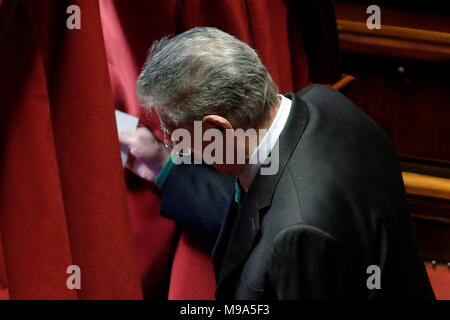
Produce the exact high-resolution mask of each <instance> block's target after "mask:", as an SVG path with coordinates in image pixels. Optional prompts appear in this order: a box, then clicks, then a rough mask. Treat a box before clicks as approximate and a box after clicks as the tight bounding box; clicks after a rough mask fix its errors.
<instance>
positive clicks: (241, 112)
mask: <svg viewBox="0 0 450 320" xmlns="http://www.w3.org/2000/svg"><path fill="white" fill-rule="evenodd" d="M137 91H138V96H139V98H140V100H141V101H142V102H143V103H144V105H145V106H146V107H148V108H150V107H153V108H154V109H155V111H156V113H157V114H158V116H159V118H160V121H161V125H162V128H163V130H164V131H165V137H166V141H165V144H166V146H167V147H168V148H169V149H171V150H172V151H173V153H174V154H178V158H177V159H179V158H180V157H181V158H183V159H188V158H189V159H190V157H191V155H193V156H194V158H200V159H202V157H205V156H206V155H209V160H211V159H212V160H213V161H210V162H211V163H210V164H211V165H212V166H213V167H214V168H215V169H217V171H219V172H222V173H226V174H229V175H232V176H234V177H235V190H234V193H233V197H232V199H231V201H230V203H229V204H227V206H228V213H227V216H226V219H225V221H224V222H223V224H222V226H221V230H220V233H219V236H218V239H217V242H216V245H215V248H214V252H213V264H214V271H215V275H216V282H217V290H216V297H217V298H218V299H327V298H354V299H370V298H415V299H417V298H419V299H420V298H433V297H434V296H433V292H432V290H431V287H430V284H429V280H428V278H427V275H426V273H425V269H424V265H423V262H422V260H421V258H420V257H419V256H418V252H417V245H416V239H415V235H414V230H413V227H412V223H411V219H410V215H409V213H408V208H407V202H406V197H405V191H404V185H403V181H402V176H401V172H400V168H399V164H398V161H397V156H396V154H395V151H394V149H393V147H392V145H391V143H390V142H389V140H388V138H387V137H386V136H385V134H384V133H383V132H382V131H381V129H380V128H379V127H378V126H377V125H376V124H375V123H374V122H373V121H372V120H371V119H370V118H369V117H368V116H367V115H365V114H364V113H363V112H362V111H360V110H359V109H358V108H357V107H356V106H355V105H353V104H352V103H351V102H350V101H349V100H348V99H347V98H345V97H344V96H343V95H341V94H340V93H339V92H337V91H335V90H333V89H331V88H328V87H325V86H310V87H307V88H304V89H303V90H301V91H299V92H298V93H296V94H292V93H288V94H286V95H280V94H278V91H277V87H276V85H275V84H274V82H273V80H272V78H271V77H270V75H269V73H268V72H267V70H266V68H265V67H264V65H263V64H262V63H261V61H260V59H259V57H258V55H257V53H256V52H255V51H254V50H253V49H252V48H250V47H249V46H248V45H246V44H245V43H243V42H241V41H239V40H238V39H236V38H235V37H233V36H231V35H229V34H227V33H224V32H222V31H220V30H218V29H215V28H206V27H199V28H194V29H191V30H189V31H187V32H185V33H183V34H180V35H177V36H175V37H174V38H171V39H169V38H163V39H162V40H161V41H158V42H156V43H155V44H154V45H153V46H152V48H151V50H150V53H149V56H148V59H147V62H146V64H145V66H144V68H143V71H142V73H141V75H140V77H139V80H138V89H137ZM249 130H250V132H252V134H248V135H245V139H239V136H240V135H242V134H245V133H246V132H249ZM237 131H239V132H240V133H239V134H236V132H237ZM176 132H178V134H177V133H176ZM180 137H181V138H182V139H179V138H180ZM252 138H255V140H254V141H256V143H251V141H250V140H251V139H252ZM180 140H182V141H180ZM213 140H214V141H213ZM208 142H210V143H208ZM211 144H214V148H211ZM180 145H181V146H180ZM142 148H145V146H142ZM212 149H214V150H213V151H211V150H212ZM207 151H208V152H209V153H208V152H207ZM191 153H192V154H191ZM218 154H219V155H220V156H217V155H218ZM238 154H243V161H239V157H238V156H237V155H238ZM224 159H226V160H225V161H222V160H224ZM274 159H276V161H274ZM241 160H242V159H241ZM174 162H176V159H175V158H172V159H169V161H168V162H167V164H166V165H165V166H164V168H163V169H162V171H161V173H160V176H159V177H158V179H159V181H157V183H158V184H159V185H164V183H167V181H165V180H167V179H170V178H168V177H170V170H171V168H173V166H174ZM270 162H276V170H269V171H266V172H264V170H263V169H264V168H267V165H268V164H270ZM272 164H273V163H272ZM161 166H162V165H161ZM193 167H195V166H193ZM198 179H199V180H201V179H202V177H198ZM174 185H175V187H174V188H176V182H175V183H174ZM179 192H180V193H182V192H183V190H179ZM202 196H206V194H198V196H197V197H198V198H199V199H201V198H202ZM221 199H222V200H223V199H224V198H221ZM222 200H218V201H217V202H216V206H222V207H224V206H225V205H226V204H225V203H224V202H223V201H222ZM172 202H176V199H172ZM211 207H212V206H211V202H210V201H209V200H208V199H205V206H204V207H203V209H202V210H203V211H204V212H205V214H207V213H208V211H209V210H210V209H211ZM180 214H183V213H182V212H180Z"/></svg>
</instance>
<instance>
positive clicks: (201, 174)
mask: <svg viewBox="0 0 450 320" xmlns="http://www.w3.org/2000/svg"><path fill="white" fill-rule="evenodd" d="M169 161H170V160H169ZM165 169H167V170H165ZM156 182H157V185H158V187H159V188H160V191H161V193H162V201H161V207H160V214H161V216H163V217H166V218H169V219H172V220H175V221H177V222H180V223H182V224H186V225H189V226H191V227H194V228H196V229H197V230H201V231H206V232H208V233H209V234H211V235H213V236H217V235H218V233H219V230H220V227H221V224H222V222H223V220H224V219H225V215H226V210H227V208H228V205H229V202H230V201H231V196H232V195H233V186H234V180H233V178H232V177H231V176H226V175H224V174H221V173H219V172H218V171H216V170H215V169H214V168H212V167H210V166H208V165H206V164H178V165H174V164H172V165H170V163H169V164H166V166H165V168H163V170H162V171H161V174H160V176H158V179H157V181H156Z"/></svg>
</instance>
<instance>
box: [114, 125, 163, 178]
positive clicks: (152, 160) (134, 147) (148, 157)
mask: <svg viewBox="0 0 450 320" xmlns="http://www.w3.org/2000/svg"><path fill="white" fill-rule="evenodd" d="M119 141H120V143H121V144H124V145H127V146H128V147H129V148H130V155H129V156H128V161H127V165H126V167H127V168H128V169H130V170H131V171H132V172H134V173H135V174H136V175H138V176H139V177H141V178H142V179H145V180H148V181H151V182H155V180H156V177H157V176H158V174H159V172H160V171H161V169H162V167H163V166H164V164H165V163H166V161H167V160H168V159H169V157H170V151H169V150H168V149H167V148H165V147H164V146H163V145H162V144H161V143H160V142H159V141H158V140H157V139H156V138H155V136H154V135H153V133H152V132H151V131H150V130H149V129H147V128H145V127H139V128H137V129H136V131H135V132H133V133H128V132H120V133H119Z"/></svg>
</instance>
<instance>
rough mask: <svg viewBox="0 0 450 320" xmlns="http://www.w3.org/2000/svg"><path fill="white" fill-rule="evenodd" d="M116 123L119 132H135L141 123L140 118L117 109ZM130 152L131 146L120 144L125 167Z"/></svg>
mask: <svg viewBox="0 0 450 320" xmlns="http://www.w3.org/2000/svg"><path fill="white" fill-rule="evenodd" d="M116 123H117V131H118V132H130V133H132V132H134V131H135V130H136V128H137V125H138V123H139V118H138V117H135V116H132V115H130V114H128V113H125V112H122V111H119V110H116ZM129 152H130V148H129V147H128V146H127V145H123V144H120V154H121V156H122V165H123V166H124V167H125V164H126V163H127V160H128V153H129Z"/></svg>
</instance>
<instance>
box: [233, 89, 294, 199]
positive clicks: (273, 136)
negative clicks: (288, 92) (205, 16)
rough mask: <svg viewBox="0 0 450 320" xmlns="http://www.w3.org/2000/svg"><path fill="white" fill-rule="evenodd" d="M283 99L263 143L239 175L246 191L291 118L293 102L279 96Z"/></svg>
mask: <svg viewBox="0 0 450 320" xmlns="http://www.w3.org/2000/svg"><path fill="white" fill-rule="evenodd" d="M278 96H279V97H280V98H281V104H280V108H279V109H278V112H277V115H276V116H275V119H273V121H272V124H271V125H270V127H269V130H268V131H267V133H266V134H265V136H264V137H263V139H262V140H261V143H260V144H259V145H258V147H257V148H256V149H255V150H254V151H253V153H252V154H251V155H250V158H249V163H248V164H246V165H245V167H244V169H243V171H242V172H241V174H240V175H239V183H240V184H241V186H242V188H244V190H245V191H247V190H248V188H249V187H250V184H251V183H252V181H253V179H254V178H255V176H256V174H257V173H258V170H259V169H260V167H261V165H262V164H263V163H265V162H266V160H267V158H268V157H269V155H270V152H271V151H272V149H273V148H274V146H275V144H276V143H277V141H278V138H279V137H280V134H281V132H282V131H283V129H284V126H285V125H286V121H287V119H288V117H289V113H290V111H291V107H292V101H291V99H289V98H286V97H285V96H283V95H281V94H279V95H278Z"/></svg>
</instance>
